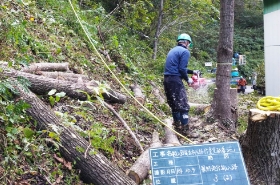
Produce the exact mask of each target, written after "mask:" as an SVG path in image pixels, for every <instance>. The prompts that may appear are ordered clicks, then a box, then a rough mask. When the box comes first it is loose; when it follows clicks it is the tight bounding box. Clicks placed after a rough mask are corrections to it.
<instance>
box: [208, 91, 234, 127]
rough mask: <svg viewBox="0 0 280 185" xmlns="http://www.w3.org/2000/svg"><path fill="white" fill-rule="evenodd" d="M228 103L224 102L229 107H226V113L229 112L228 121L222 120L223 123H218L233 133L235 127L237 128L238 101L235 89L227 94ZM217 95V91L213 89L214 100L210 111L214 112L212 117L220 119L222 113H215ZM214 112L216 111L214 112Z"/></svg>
mask: <svg viewBox="0 0 280 185" xmlns="http://www.w3.org/2000/svg"><path fill="white" fill-rule="evenodd" d="M229 93H230V94H229V101H228V102H226V103H227V104H229V105H230V106H229V107H228V109H229V110H228V111H230V115H229V117H228V119H223V121H221V122H220V123H221V124H222V125H223V126H225V127H226V128H228V129H230V130H232V131H235V129H236V126H237V121H238V112H237V106H238V101H237V90H236V88H231V89H230V92H229ZM218 100H219V94H218V90H217V89H215V91H214V98H213V101H212V104H211V106H212V109H213V110H214V117H216V118H217V117H222V115H220V114H222V113H219V112H218V111H217V109H218V106H219V102H218ZM215 110H216V111H215Z"/></svg>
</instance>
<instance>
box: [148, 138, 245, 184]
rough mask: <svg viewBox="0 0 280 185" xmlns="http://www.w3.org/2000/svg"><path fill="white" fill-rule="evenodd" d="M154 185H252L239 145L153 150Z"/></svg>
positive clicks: (191, 146) (227, 144)
mask: <svg viewBox="0 0 280 185" xmlns="http://www.w3.org/2000/svg"><path fill="white" fill-rule="evenodd" d="M150 160H151V170H152V176H153V185H197V184H201V185H237V184H238V185H239V184H240V185H241V184H242V185H249V184H250V182H249V179H248V175H247V170H246V168H245V164H244V160H243V156H242V153H241V149H240V145H239V143H238V142H235V141H233V142H224V143H210V144H199V145H183V146H178V147H164V148H151V149H150Z"/></svg>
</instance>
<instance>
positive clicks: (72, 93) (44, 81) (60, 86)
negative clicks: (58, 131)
mask: <svg viewBox="0 0 280 185" xmlns="http://www.w3.org/2000/svg"><path fill="white" fill-rule="evenodd" d="M2 76H7V77H14V78H15V77H19V76H22V77H24V78H27V79H28V80H29V81H30V83H31V87H30V90H31V91H33V92H34V93H36V94H47V93H48V92H49V91H50V90H52V89H56V90H57V92H65V93H66V95H67V96H69V97H71V98H75V99H79V100H86V99H87V95H86V94H85V93H87V94H88V95H94V96H95V92H94V89H93V88H94V87H96V83H95V84H94V83H73V82H69V81H65V80H59V79H52V78H47V77H44V76H38V75H34V74H29V73H25V72H20V71H14V70H10V71H7V70H5V71H3V72H2ZM108 92H109V94H107V93H102V96H103V98H104V99H105V100H106V101H108V102H112V103H125V101H126V97H125V96H124V95H122V94H120V93H117V92H114V91H112V90H108Z"/></svg>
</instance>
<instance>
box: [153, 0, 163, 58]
mask: <svg viewBox="0 0 280 185" xmlns="http://www.w3.org/2000/svg"><path fill="white" fill-rule="evenodd" d="M162 16H163V0H160V6H159V16H158V23H157V29H156V33H155V38H154V48H153V49H154V53H153V59H156V57H157V45H158V38H159V33H160V28H161V22H162Z"/></svg>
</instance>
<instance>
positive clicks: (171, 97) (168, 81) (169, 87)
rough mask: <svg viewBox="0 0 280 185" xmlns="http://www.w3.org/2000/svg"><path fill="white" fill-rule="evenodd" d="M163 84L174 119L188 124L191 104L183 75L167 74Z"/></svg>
mask: <svg viewBox="0 0 280 185" xmlns="http://www.w3.org/2000/svg"><path fill="white" fill-rule="evenodd" d="M163 85H164V91H165V95H166V98H167V103H168V105H169V106H170V108H171V110H172V116H173V119H174V121H175V122H176V121H181V123H182V124H183V125H185V124H187V123H188V112H189V109H190V106H189V104H188V98H187V93H186V89H185V86H184V84H183V82H182V79H181V77H179V76H169V75H165V76H164V82H163Z"/></svg>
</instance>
